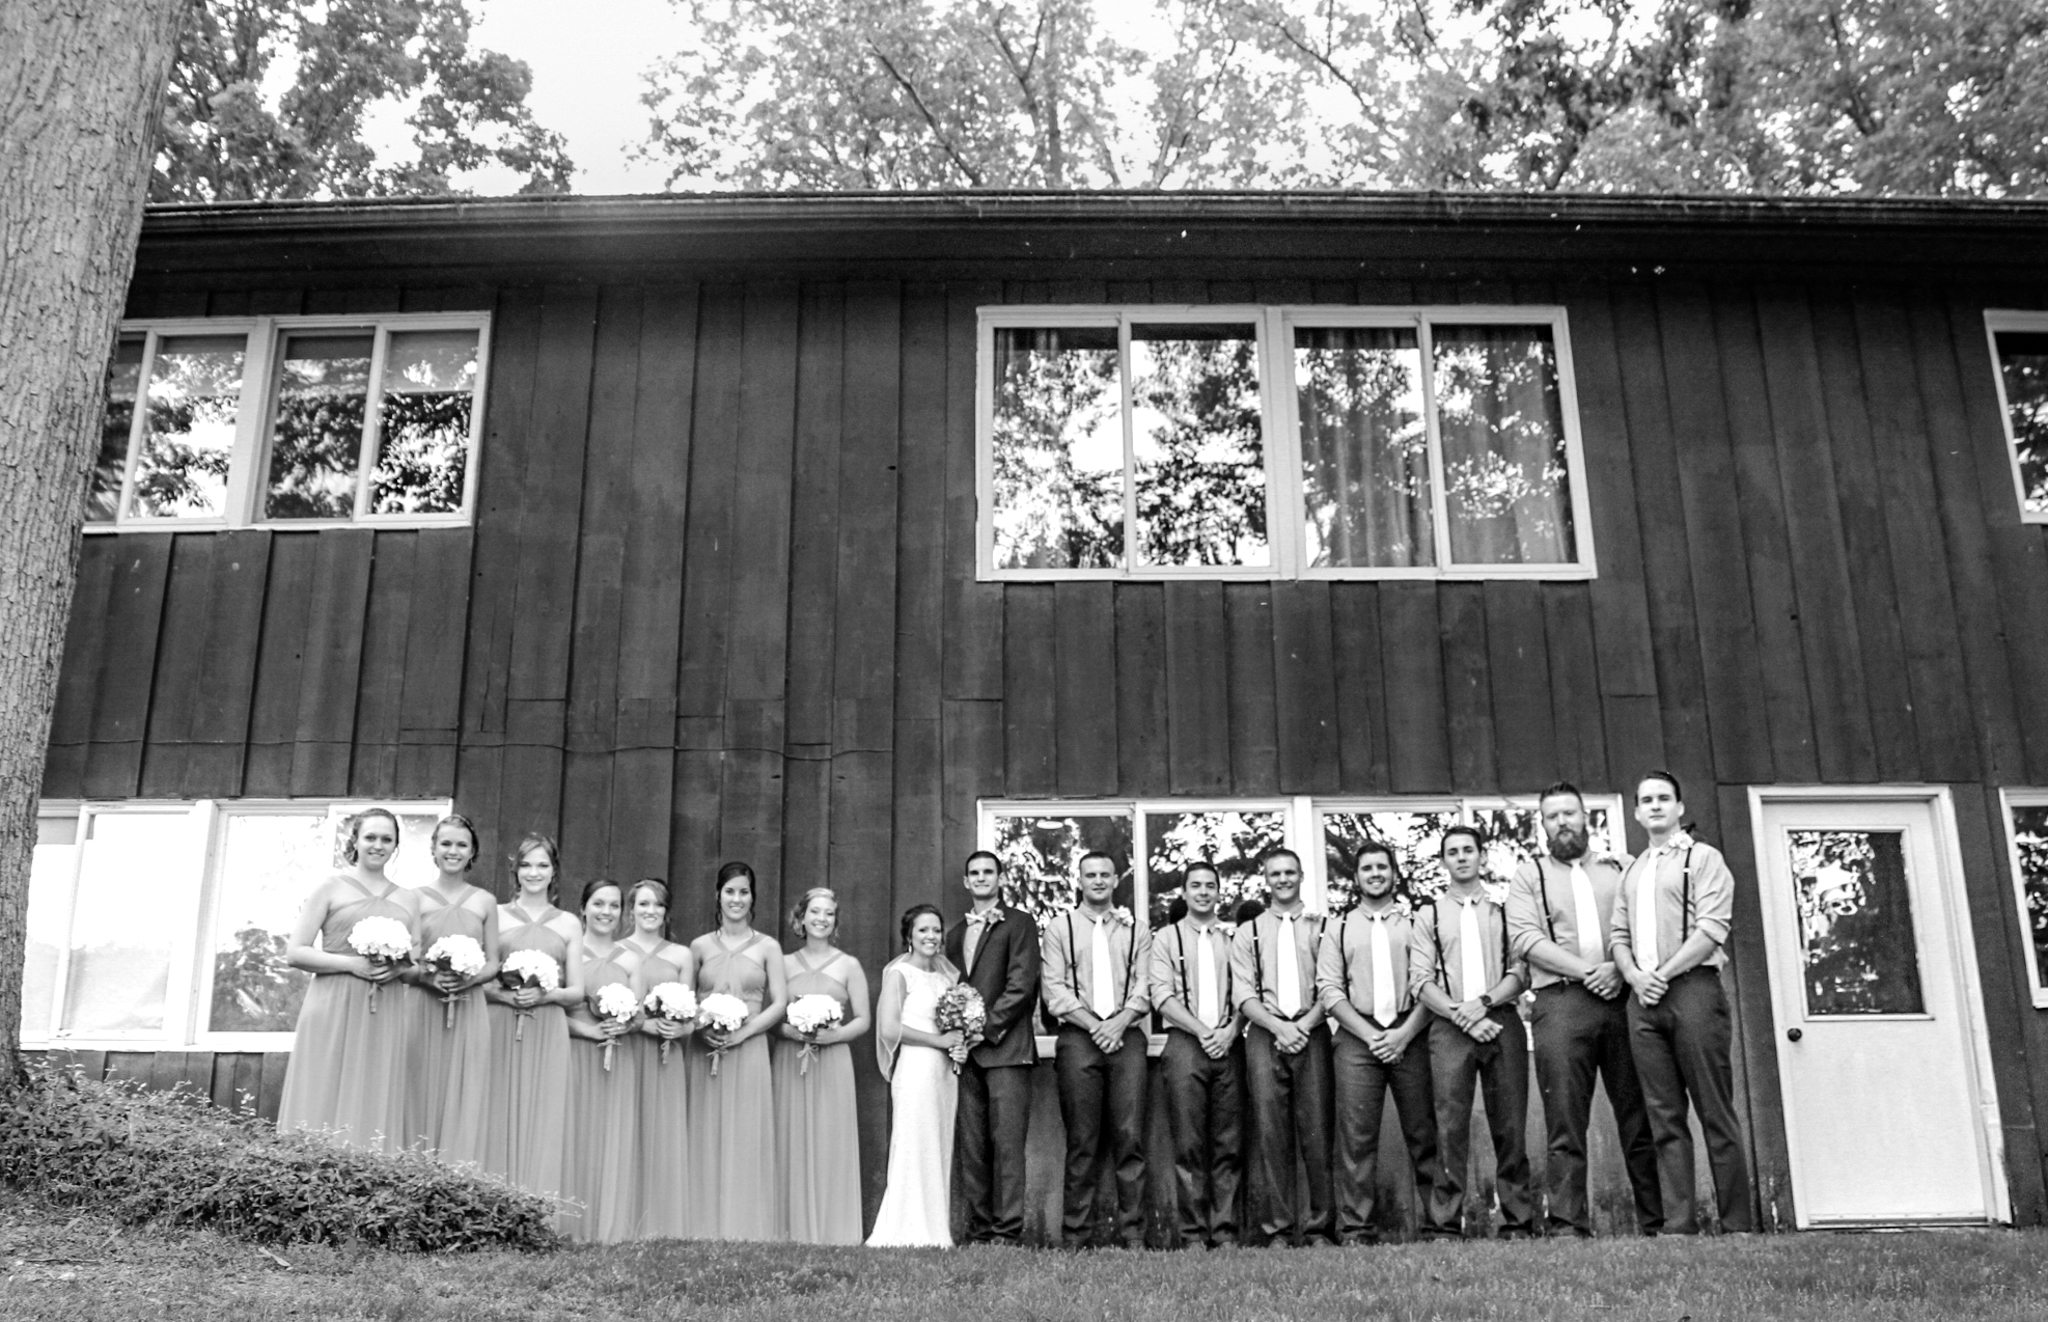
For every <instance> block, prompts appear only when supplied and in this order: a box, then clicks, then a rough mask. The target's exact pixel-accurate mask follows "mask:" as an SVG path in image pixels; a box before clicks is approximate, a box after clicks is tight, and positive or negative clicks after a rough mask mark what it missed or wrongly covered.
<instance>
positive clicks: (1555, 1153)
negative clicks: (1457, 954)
mask: <svg viewBox="0 0 2048 1322" xmlns="http://www.w3.org/2000/svg"><path fill="white" fill-rule="evenodd" d="M1529 1027H1530V1030H1531V1032H1532V1033H1533V1034H1534V1035H1535V1039H1536V1087H1537V1089H1538V1091H1540V1092H1541V1093H1542V1095H1543V1127H1544V1130H1545V1133H1546V1136H1547V1138H1548V1140H1549V1143H1548V1151H1549V1158H1548V1160H1547V1161H1546V1162H1545V1163H1544V1165H1545V1172H1544V1173H1545V1177H1546V1181H1547V1183H1548V1184H1549V1186H1550V1215H1549V1217H1548V1229H1549V1231H1550V1233H1551V1234H1553V1235H1590V1234H1592V1233H1593V1218H1592V1213H1591V1211H1590V1209H1588V1207H1587V1205H1586V1128H1587V1126H1588V1125H1590V1124H1591V1123H1592V1119H1593V1080H1594V1076H1595V1075H1596V1074H1597V1075H1598V1076H1599V1078H1600V1079H1601V1081H1602V1082H1603V1083H1604V1084H1605V1085H1606V1087H1607V1103H1608V1105H1609V1106H1611V1107H1613V1108H1614V1126H1615V1130H1616V1132H1617V1133H1618V1134H1619V1135H1620V1137H1621V1154H1622V1160H1623V1161H1624V1162H1625V1163H1626V1164H1627V1166H1628V1182H1629V1187H1630V1188H1631V1189H1632V1190H1633V1191H1634V1193H1635V1204H1636V1229H1637V1230H1639V1231H1641V1232H1642V1233H1643V1234H1645V1235H1654V1234H1656V1233H1657V1232H1658V1231H1659V1230H1660V1229H1662V1228H1663V1225H1664V1198H1663V1195H1662V1194H1661V1193H1659V1192H1658V1187H1657V1145H1656V1143H1655V1142H1654V1141H1653V1140H1652V1139H1651V1137H1650V1117H1649V1115H1648V1114H1647V1113H1646V1112H1645V1110H1644V1109H1643V1088H1642V1084H1641V1083H1640V1082H1639V1081H1638V1080H1637V1078H1636V1061H1635V1056H1634V1055H1633V1053H1632V1052H1631V1050H1630V1048H1629V1040H1628V1039H1629V1030H1628V1001H1627V999H1626V998H1625V997H1621V996H1617V997H1615V998H1614V999H1613V1000H1611V1001H1607V1000H1602V999H1601V998H1600V997H1598V996H1595V995H1594V994H1593V993H1592V992H1590V991H1587V990H1586V988H1585V985H1584V984H1583V983H1577V982H1556V983H1552V984H1551V985H1550V986H1548V987H1539V988H1538V989H1537V991H1536V1012H1535V1013H1534V1014H1533V1015H1531V1016H1530V1019H1529Z"/></svg>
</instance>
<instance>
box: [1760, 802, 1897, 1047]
mask: <svg viewBox="0 0 2048 1322" xmlns="http://www.w3.org/2000/svg"><path fill="white" fill-rule="evenodd" d="M1787 834H1788V836H1789V841H1788V847H1789V848H1790V850H1791V854H1792V877H1793V884H1794V885H1795V886H1796V887H1797V888H1798V898H1799V933H1800V938H1801V942H1802V944H1803V945H1804V947H1805V957H1806V1013H1807V1014H1808V1015H1810V1016H1815V1017H1818V1016H1822V1015H1857V1014H1924V1013H1925V1012H1926V1005H1925V1003H1924V1002H1923V1000H1922V999H1921V995H1920V950H1919V944H1918V942H1917V941H1916V940H1915V939H1914V936H1913V906H1912V897H1911V895H1910V894H1909V891H1908V886H1907V882H1906V851H1905V836H1904V834H1903V833H1902V832H1899V831H1792V832H1788V833H1787Z"/></svg>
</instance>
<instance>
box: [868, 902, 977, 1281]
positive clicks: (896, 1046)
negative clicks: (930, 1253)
mask: <svg viewBox="0 0 2048 1322" xmlns="http://www.w3.org/2000/svg"><path fill="white" fill-rule="evenodd" d="M945 933H946V928H945V920H944V919H943V918H941V917H940V916H939V911H938V910H937V909H935V908H933V907H932V906H931V905H929V904H920V905H917V906H915V907H914V908H912V909H911V910H910V911H909V912H907V913H905V914H904V915H903V945H904V948H905V952H906V953H904V954H903V955H900V956H898V957H897V958H896V959H895V960H893V961H891V962H890V964H889V966H888V967H887V968H885V969H883V970H882V999H881V1004H880V1006H879V1007H878V1008H877V1011H876V1016H875V1021H876V1024H877V1025H878V1032H877V1036H876V1039H875V1045H876V1050H877V1052H878V1053H879V1055H880V1057H881V1063H882V1077H883V1078H885V1079H887V1080H889V1098H890V1103H891V1106H892V1108H893V1110H894V1121H893V1127H892V1131H891V1133H890V1137H889V1184H888V1188H887V1189H886V1190H885V1191H884V1192H883V1194H882V1208H881V1211H879V1212H877V1213H876V1214H875V1229H874V1233H873V1234H871V1235H869V1236H868V1243H870V1244H876V1245H892V1246H893V1245H939V1246H946V1245H950V1244H952V1242H953V1231H952V1222H953V1199H952V1189H951V1184H952V1174H953V1107H954V1101H955V1098H956V1097H957V1095H958V1093H959V1088H960V1080H959V1078H958V1076H956V1075H955V1074H954V1073H953V1069H954V1067H955V1066H956V1065H957V1064H958V1063H959V1062H960V1061H962V1060H964V1059H965V1058H966V1056H967V1048H966V1046H965V1045H964V1044H963V1043H962V1042H961V1039H960V1034H958V1033H941V1032H939V1031H938V1029H937V1026H936V1024H935V1023H934V1020H933V1016H934V1014H935V1012H936V1011H937V1009H938V1004H939V996H940V994H941V993H942V992H944V991H945V990H946V988H948V987H950V986H952V985H953V984H954V983H956V982H958V981H959V980H960V971H959V970H958V969H956V968H954V967H953V965H952V964H951V963H949V962H948V961H947V959H946V957H945V956H944V955H941V954H940V953H939V949H940V947H941V945H942V944H943V943H944V941H945Z"/></svg>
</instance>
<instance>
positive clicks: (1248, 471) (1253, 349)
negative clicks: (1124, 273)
mask: <svg viewBox="0 0 2048 1322" xmlns="http://www.w3.org/2000/svg"><path fill="white" fill-rule="evenodd" d="M1131 453H1132V457H1133V459H1134V460H1135V463H1136V468H1135V477H1134V480H1135V481H1136V483H1137V497H1138V557H1139V559H1140V560H1142V561H1143V562H1144V563H1145V564H1148V565H1263V564H1265V563H1266V560H1267V547H1266V447H1265V437H1264V427H1263V423H1262V420H1261V418H1260V414H1259V346H1258V333H1257V328H1256V327H1253V326H1249V325H1219V324H1215V323H1209V324H1196V325H1184V326H1183V325H1160V324H1156V323H1155V324H1151V325H1138V326H1133V327H1131Z"/></svg>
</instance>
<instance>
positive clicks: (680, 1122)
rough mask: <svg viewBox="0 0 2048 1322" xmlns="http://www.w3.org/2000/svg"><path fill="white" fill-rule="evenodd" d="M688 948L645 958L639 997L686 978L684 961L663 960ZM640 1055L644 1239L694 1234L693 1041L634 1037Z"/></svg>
mask: <svg viewBox="0 0 2048 1322" xmlns="http://www.w3.org/2000/svg"><path fill="white" fill-rule="evenodd" d="M682 949H684V948H683V947H681V946H677V945H672V944H671V945H664V946H663V947H662V948H661V950H660V951H659V952H657V953H655V954H652V955H648V956H646V957H645V958H643V959H642V960H641V961H640V980H639V985H640V996H641V999H642V1000H643V1001H644V1000H645V999H646V997H647V993H648V992H650V991H652V990H654V989H655V988H656V987H659V986H660V985H661V984H662V983H664V982H681V981H683V976H682V974H683V970H682V965H681V964H680V963H678V962H676V961H675V960H673V959H668V958H664V956H666V955H673V954H675V953H676V952H678V951H680V950H682ZM633 1040H634V1048H633V1049H634V1050H635V1051H636V1052H638V1053H639V1056H640V1219H639V1226H638V1234H639V1237H640V1238H641V1239H685V1238H688V1237H689V1236H690V1235H692V1234H693V1233H694V1230H693V1223H694V1222H695V1219H696V1218H695V1213H694V1211H693V1204H694V1202H695V1198H694V1195H695V1193H696V1190H695V1189H694V1187H693V1186H692V1185H691V1184H690V1064H689V1057H690V1043H689V1040H688V1039H687V1038H685V1039H679V1040H677V1041H674V1042H671V1043H669V1044H668V1059H666V1060H663V1059H662V1053H661V1045H662V1044H661V1041H660V1039H658V1038H653V1037H649V1036H648V1035H647V1034H645V1033H636V1034H634V1035H633Z"/></svg>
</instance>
